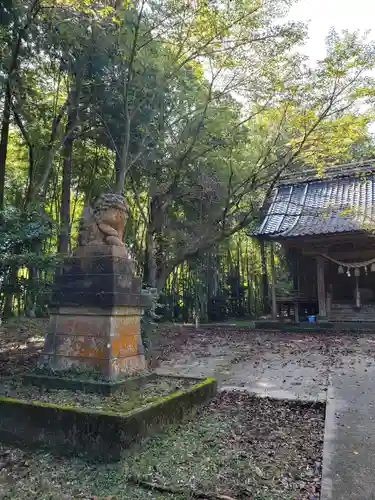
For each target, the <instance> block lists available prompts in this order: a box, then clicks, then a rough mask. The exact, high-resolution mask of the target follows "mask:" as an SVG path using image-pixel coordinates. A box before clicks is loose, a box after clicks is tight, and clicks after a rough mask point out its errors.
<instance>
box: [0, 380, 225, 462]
mask: <svg viewBox="0 0 375 500" xmlns="http://www.w3.org/2000/svg"><path fill="white" fill-rule="evenodd" d="M181 378H183V377H181ZM216 391H217V384H216V381H215V380H214V379H205V380H202V381H201V382H199V383H197V384H195V385H193V386H192V387H191V388H190V389H186V390H180V391H177V392H175V393H173V394H170V395H168V396H163V397H161V398H160V400H159V401H156V402H152V403H150V404H149V405H147V406H144V407H142V408H140V409H136V410H133V411H130V412H128V413H124V414H120V413H115V412H111V411H106V412H103V411H95V410H87V409H80V408H69V407H66V406H64V407H63V406H59V405H54V404H49V403H41V402H38V401H35V402H34V403H29V402H25V401H21V400H17V399H13V398H8V397H0V440H2V441H4V442H7V443H10V444H16V445H18V446H25V445H28V446H41V447H46V448H48V449H50V450H52V451H54V452H56V453H59V454H70V453H74V454H77V453H83V454H86V455H87V456H89V457H91V458H94V459H104V460H117V459H119V458H120V457H121V453H122V451H123V450H124V449H126V448H128V447H129V446H130V445H131V444H133V443H134V442H136V441H139V440H141V439H142V438H144V437H146V436H149V435H152V434H154V433H155V432H157V431H158V430H159V429H161V428H162V427H163V426H165V425H168V424H172V423H176V422H179V421H181V420H183V419H184V418H186V417H189V416H191V415H192V414H194V412H195V411H196V408H197V407H198V406H199V405H201V404H202V403H205V402H207V401H209V400H210V399H211V398H212V397H213V396H214V395H215V394H216Z"/></svg>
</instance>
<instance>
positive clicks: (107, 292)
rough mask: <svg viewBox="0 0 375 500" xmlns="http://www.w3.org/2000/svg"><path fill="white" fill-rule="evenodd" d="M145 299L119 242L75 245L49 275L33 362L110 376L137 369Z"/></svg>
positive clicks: (141, 357) (141, 360)
mask: <svg viewBox="0 0 375 500" xmlns="http://www.w3.org/2000/svg"><path fill="white" fill-rule="evenodd" d="M148 300H149V299H148V298H147V297H145V296H143V295H141V280H140V279H139V278H136V277H135V276H134V266H133V262H132V260H131V259H130V258H129V256H128V253H127V250H126V248H125V247H119V246H110V245H100V244H97V245H95V244H93V245H87V246H85V247H81V248H78V249H77V250H76V252H75V253H74V254H73V256H72V257H70V258H68V259H66V261H65V263H64V268H63V272H62V274H61V275H60V276H58V277H57V278H56V281H55V287H54V292H53V297H52V304H51V319H50V324H49V329H48V333H47V337H46V341H45V345H44V349H43V352H42V355H41V358H40V361H39V366H40V367H48V368H51V369H52V370H55V371H65V370H69V369H72V368H76V369H79V370H82V371H84V370H87V369H97V370H99V371H100V373H101V374H102V375H103V376H105V377H111V378H115V377H116V376H118V375H119V374H124V373H125V374H133V373H136V372H142V371H143V370H145V369H146V361H145V356H144V351H143V345H142V340H141V331H140V318H141V314H142V312H143V310H144V308H146V307H148V305H149V302H148Z"/></svg>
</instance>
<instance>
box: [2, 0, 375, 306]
mask: <svg viewBox="0 0 375 500" xmlns="http://www.w3.org/2000/svg"><path fill="white" fill-rule="evenodd" d="M290 4H291V2H289V1H284V0H266V1H260V0H232V1H231V2H227V3H226V5H225V8H223V4H222V2H220V1H212V2H181V1H176V0H162V1H155V0H142V1H141V2H132V1H126V2H94V1H92V0H80V1H72V0H58V1H56V0H43V1H41V0H37V1H34V0H33V1H32V0H28V1H21V0H14V1H12V2H8V3H6V4H5V3H4V2H3V3H2V5H1V7H0V16H1V21H2V23H1V27H0V55H1V57H0V99H2V96H4V95H5V90H6V89H9V88H10V92H11V103H10V104H11V128H10V133H9V137H8V139H9V143H8V147H7V161H6V182H5V199H6V201H7V203H8V204H9V205H14V206H15V207H17V210H18V211H19V212H18V213H19V217H20V218H21V219H22V218H24V217H29V215H27V216H26V215H23V212H25V214H30V213H31V210H32V209H34V208H35V207H36V209H37V211H39V212H40V213H41V214H44V213H48V215H49V217H50V219H51V221H53V224H54V227H56V228H57V230H56V232H54V233H53V235H50V236H46V237H45V238H44V235H42V236H41V238H42V240H43V238H44V240H43V241H45V244H44V245H43V248H42V249H41V250H40V251H39V252H35V251H34V250H33V249H31V250H29V249H28V248H26V247H25V246H24V244H23V243H20V245H21V246H22V251H19V252H18V251H17V252H15V253H14V255H17V257H13V256H11V255H10V254H9V255H8V254H7V256H5V257H4V259H8V260H6V262H7V265H8V266H11V267H12V266H13V278H14V273H16V267H17V266H19V267H18V269H17V273H18V272H21V271H20V270H21V269H22V268H23V266H25V265H26V267H28V266H29V265H34V266H36V267H37V268H38V269H43V268H44V267H45V265H47V263H46V262H45V261H44V259H47V260H48V259H50V257H48V255H52V254H53V253H54V252H55V250H56V246H57V244H58V241H59V232H60V234H61V235H64V234H66V232H67V233H69V235H70V237H71V245H72V246H74V244H75V237H76V235H77V222H78V219H79V216H80V213H81V210H82V207H83V205H84V204H85V203H86V202H88V201H90V200H92V199H93V198H94V197H95V196H97V195H98V194H99V193H101V192H103V191H111V190H112V191H116V192H121V193H124V194H125V195H126V197H127V199H128V202H129V220H128V226H127V228H126V235H125V237H126V242H127V244H128V245H129V246H130V247H131V250H132V251H133V253H134V254H135V255H136V257H137V260H138V263H139V272H140V273H143V271H145V275H144V281H145V283H147V284H148V285H150V286H151V287H152V288H157V289H158V291H159V292H160V291H161V290H162V289H163V288H164V287H165V285H166V283H167V281H168V278H169V277H170V276H172V274H173V272H175V270H176V269H183V267H184V266H185V264H186V263H189V265H190V263H192V269H191V272H190V271H189V275H190V277H191V279H192V284H189V285H188V287H187V288H189V289H191V293H190V292H189V295H191V296H192V297H193V296H195V295H198V296H200V295H201V294H203V295H204V294H205V293H206V292H204V284H202V276H203V275H204V274H205V273H204V270H198V267H199V266H195V268H194V265H193V264H194V263H197V262H198V261H199V259H201V258H202V256H204V258H206V257H207V255H208V254H209V253H210V252H213V253H215V252H218V253H220V252H221V248H222V245H224V246H225V245H226V243H223V242H225V241H227V240H229V243H228V245H229V246H230V245H231V244H234V245H236V239H235V236H234V235H236V234H238V233H240V232H241V230H243V229H244V228H248V227H251V226H252V225H253V224H254V222H255V219H256V216H257V214H258V212H259V209H260V207H261V206H262V203H263V201H264V196H265V194H266V193H267V192H268V190H269V189H270V188H271V187H272V185H273V183H274V182H275V181H276V180H277V179H278V177H279V175H280V174H281V173H283V172H284V171H285V170H298V169H301V168H303V165H306V164H309V165H312V166H314V167H315V168H316V169H317V170H318V171H320V172H322V171H323V170H324V169H325V168H327V167H329V165H331V164H336V163H340V162H349V161H350V160H351V159H353V158H355V159H361V158H362V157H363V156H367V157H368V156H372V151H373V138H372V137H371V135H370V134H369V133H368V125H369V123H370V121H371V120H372V119H373V96H374V88H375V84H374V79H373V78H372V77H371V70H372V69H373V68H374V65H375V48H374V44H373V43H372V42H368V41H367V40H366V39H365V38H362V37H361V36H359V35H358V34H351V33H347V32H345V33H343V34H338V33H335V32H334V31H331V32H330V33H329V34H328V38H327V56H326V57H325V59H324V60H322V61H320V62H319V63H318V64H317V65H315V66H314V65H312V64H310V62H309V61H308V60H306V58H304V57H303V56H301V55H300V54H299V52H298V50H299V45H300V44H301V43H303V41H304V40H305V37H306V27H305V26H303V25H302V24H300V23H294V22H287V21H286V20H285V18H284V19H283V16H284V15H285V14H287V12H288V9H289V6H290ZM276 20H277V21H276ZM0 188H1V187H0ZM69 198H70V199H69ZM22 220H23V219H22ZM20 224H21V222H20ZM22 224H23V222H22ZM58 228H60V229H58ZM17 231H18V230H17ZM17 231H16V232H17ZM64 231H65V233H64ZM17 234H18V233H17ZM21 240H22V238H21ZM17 241H18V240H17ZM22 241H23V240H22ZM31 246H32V245H31ZM60 248H61V247H60ZM213 249H215V250H213ZM243 251H244V246H243V245H242V246H241V252H243ZM257 251H258V250H256V252H257ZM21 255H22V256H23V257H22V258H21ZM258 257H259V256H258ZM12 259H13V260H12ZM52 260H53V259H52ZM224 260H225V259H224ZM240 260H241V259H240ZM242 260H243V261H244V260H246V258H245V256H244V255H242ZM4 262H5V261H4ZM229 267H230V263H229V262H227V264H226V268H229ZM193 268H194V269H193ZM257 269H258V268H257ZM22 272H23V271H22ZM225 272H227V271H225ZM257 273H258V274H259V269H258V270H257ZM182 274H183V273H182ZM245 274H246V273H244V272H242V276H244V275H245ZM237 275H238V273H237ZM192 276H194V278H193V277H192ZM224 277H225V279H227V275H226V274H225V275H223V276H222V279H223V281H225V279H224ZM232 278H233V277H232ZM253 278H254V279H253V282H254V283H256V284H255V285H251V287H256V286H258V282H259V275H258V277H257V276H256V273H255V274H254V276H253ZM9 279H10V278H9ZM189 279H190V278H189ZM233 279H234V278H233ZM236 279H237V278H236ZM245 281H246V280H245ZM193 282H194V284H193ZM241 286H242V285H241ZM193 290H195V291H194V292H193ZM249 290H250V289H249ZM249 293H250V292H249ZM175 295H176V296H178V290H175ZM255 295H256V294H253V295H252V297H253V296H255ZM200 300H201V301H203V302H204V301H205V299H200ZM251 300H253V299H251ZM13 302H14V301H13ZM172 307H173V306H172ZM189 307H190V306H189ZM252 307H254V308H255V309H257V307H258V298H255V299H254V304H253V306H252Z"/></svg>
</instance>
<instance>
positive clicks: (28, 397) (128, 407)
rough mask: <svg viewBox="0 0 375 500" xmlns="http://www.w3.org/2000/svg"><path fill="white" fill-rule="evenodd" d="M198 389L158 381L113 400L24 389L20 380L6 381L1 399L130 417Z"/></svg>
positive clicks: (121, 393)
mask: <svg viewBox="0 0 375 500" xmlns="http://www.w3.org/2000/svg"><path fill="white" fill-rule="evenodd" d="M194 385H195V382H194V380H190V379H183V378H174V377H157V378H156V379H151V380H146V381H145V382H144V384H143V385H142V387H141V388H140V389H134V390H129V389H128V388H126V387H125V388H124V389H121V390H119V391H117V392H116V393H114V394H111V395H109V396H103V395H102V394H96V393H88V392H84V391H72V390H64V389H45V388H39V387H36V386H31V385H23V384H22V383H21V382H20V381H18V380H5V381H3V382H2V383H1V384H0V398H1V397H7V398H11V399H12V400H21V401H25V402H28V403H37V404H42V405H46V406H52V407H59V408H63V409H75V410H85V409H88V410H91V411H92V410H94V411H100V412H103V413H107V414H116V413H117V414H118V413H127V412H130V411H132V410H134V409H136V408H143V407H145V406H148V405H150V404H152V403H156V402H160V401H163V400H165V399H168V398H173V397H176V395H178V394H180V393H181V391H183V390H186V389H188V388H191V387H192V386H194Z"/></svg>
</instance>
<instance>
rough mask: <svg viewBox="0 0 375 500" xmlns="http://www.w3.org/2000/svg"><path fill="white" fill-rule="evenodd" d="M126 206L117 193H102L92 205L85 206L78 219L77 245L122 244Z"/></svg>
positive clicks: (122, 198)
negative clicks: (79, 219)
mask: <svg viewBox="0 0 375 500" xmlns="http://www.w3.org/2000/svg"><path fill="white" fill-rule="evenodd" d="M126 211H127V206H126V202H125V199H124V197H123V196H121V195H119V194H113V193H108V194H102V195H101V196H99V198H97V200H96V201H95V203H94V205H93V206H92V207H91V206H89V207H86V208H85V209H84V210H83V214H82V217H81V221H80V228H79V235H78V246H79V247H83V246H87V245H112V246H122V247H123V246H124V243H123V241H122V240H123V236H124V228H125V222H126Z"/></svg>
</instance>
